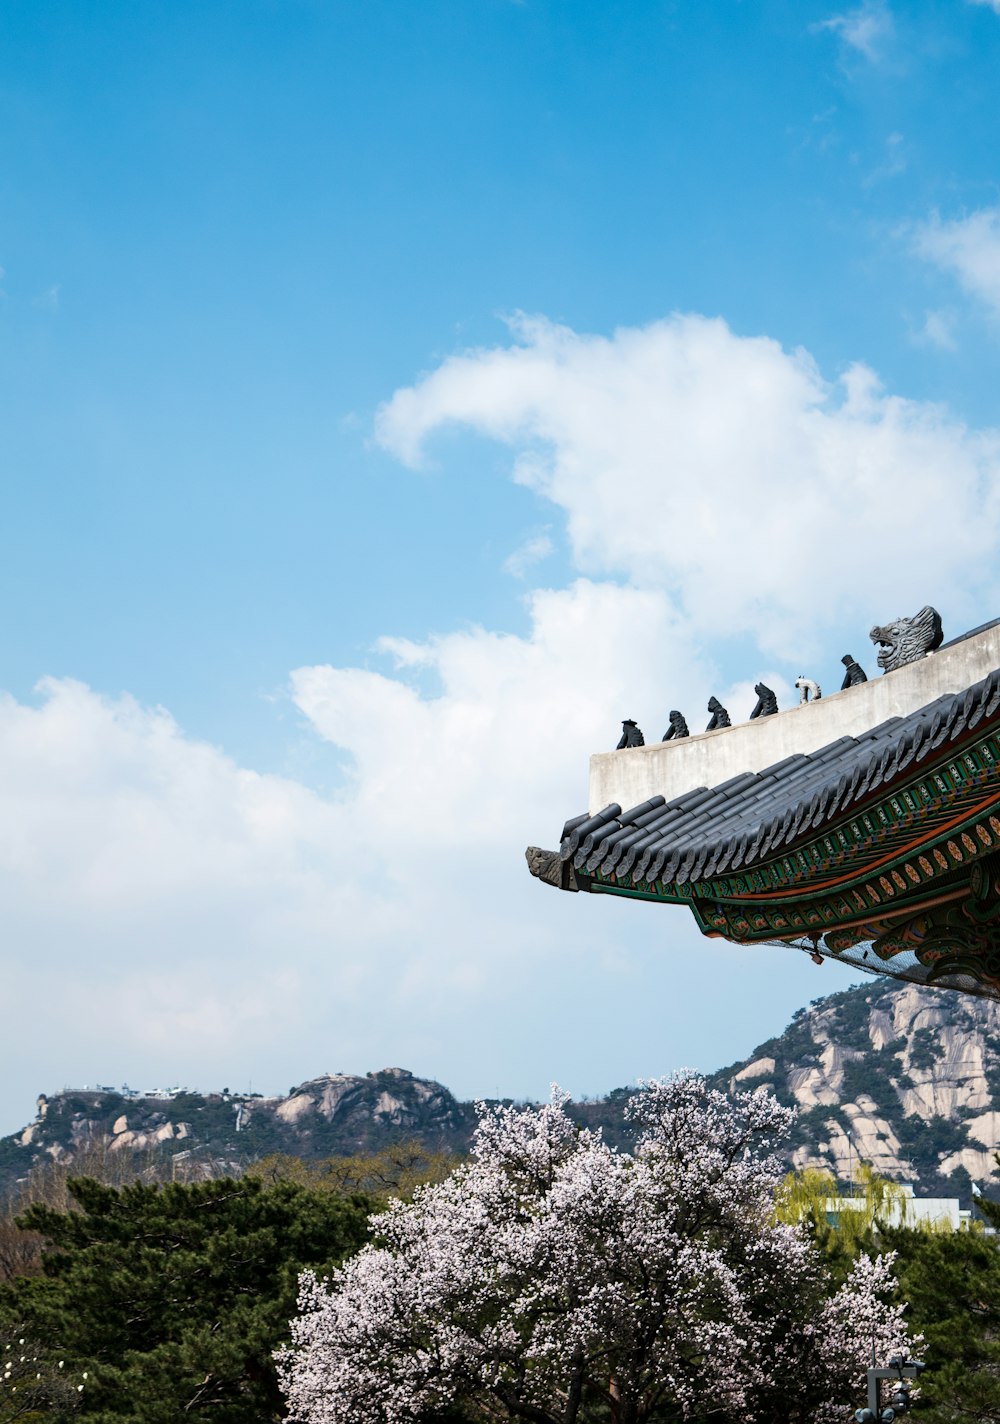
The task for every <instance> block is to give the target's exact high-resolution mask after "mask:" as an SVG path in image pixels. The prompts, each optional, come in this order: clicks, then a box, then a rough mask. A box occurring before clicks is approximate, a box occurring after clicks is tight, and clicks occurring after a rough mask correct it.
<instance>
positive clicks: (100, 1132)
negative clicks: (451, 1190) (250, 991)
mask: <svg viewBox="0 0 1000 1424" xmlns="http://www.w3.org/2000/svg"><path fill="white" fill-rule="evenodd" d="M474 1121H475V1112H474V1110H473V1107H472V1105H471V1104H468V1103H459V1102H456V1100H455V1098H454V1097H453V1096H452V1094H451V1093H449V1091H448V1089H447V1088H444V1087H442V1085H441V1084H440V1083H434V1082H431V1081H428V1080H426V1079H422V1078H415V1077H414V1076H413V1074H412V1073H409V1072H407V1071H406V1069H404V1068H384V1069H382V1070H381V1072H378V1073H368V1074H366V1075H365V1076H363V1077H355V1076H352V1075H349V1074H344V1073H336V1074H326V1075H324V1076H323V1077H320V1078H313V1079H310V1080H309V1081H307V1082H305V1083H301V1084H300V1085H299V1086H298V1087H296V1088H293V1089H292V1091H291V1092H290V1093H289V1094H288V1096H287V1097H275V1098H266V1097H262V1096H261V1095H260V1094H259V1093H257V1094H241V1093H229V1092H228V1091H225V1092H221V1093H205V1094H202V1093H190V1092H181V1093H176V1094H172V1095H169V1096H168V1095H164V1096H157V1095H154V1094H142V1095H128V1096H126V1095H125V1094H123V1093H118V1092H114V1091H112V1090H110V1089H98V1090H95V1091H87V1090H69V1091H66V1092H62V1093H56V1094H54V1095H53V1096H52V1097H45V1096H44V1095H43V1096H41V1097H40V1098H39V1099H38V1116H37V1117H36V1119H35V1121H34V1122H33V1123H31V1124H30V1125H29V1126H28V1127H26V1128H24V1130H23V1131H22V1132H19V1133H14V1134H12V1135H11V1136H9V1137H5V1138H0V1190H2V1189H4V1188H6V1187H9V1186H10V1185H11V1184H12V1183H13V1182H16V1181H17V1180H18V1179H19V1178H21V1177H23V1176H24V1175H25V1174H26V1173H27V1172H28V1171H29V1170H30V1169H31V1167H32V1166H34V1165H35V1164H36V1163H38V1162H41V1161H44V1160H45V1159H46V1158H51V1159H55V1160H57V1161H66V1160H71V1159H72V1158H73V1156H74V1154H75V1153H76V1152H77V1150H78V1149H79V1148H80V1147H81V1146H83V1145H85V1144H88V1143H94V1142H106V1143H107V1144H109V1145H110V1147H111V1149H112V1150H113V1151H121V1152H126V1151H128V1152H157V1153H169V1154H170V1155H172V1156H176V1157H177V1158H178V1159H179V1160H184V1161H185V1162H189V1161H190V1159H191V1158H192V1157H194V1158H195V1159H196V1160H202V1161H204V1162H205V1163H206V1167H207V1168H210V1169H213V1170H215V1169H218V1168H219V1167H222V1168H223V1169H229V1170H234V1169H235V1170H238V1169H239V1168H241V1167H244V1166H246V1165H247V1164H248V1163H250V1162H253V1161H254V1160H255V1159H257V1158H260V1157H262V1156H265V1155H266V1154H268V1153H271V1152H287V1153H291V1154H294V1155H295V1156H298V1157H304V1158H308V1159H315V1158H320V1157H331V1156H337V1155H342V1154H347V1153H352V1152H360V1151H368V1150H374V1149H377V1148H379V1147H382V1146H385V1145H386V1144H388V1143H391V1142H394V1141H399V1140H402V1139H404V1138H412V1137H420V1138H421V1139H422V1140H423V1141H424V1142H425V1143H426V1145H427V1146H428V1147H432V1148H462V1147H464V1146H465V1145H466V1144H467V1142H468V1140H469V1135H470V1132H471V1129H472V1124H473V1122H474Z"/></svg>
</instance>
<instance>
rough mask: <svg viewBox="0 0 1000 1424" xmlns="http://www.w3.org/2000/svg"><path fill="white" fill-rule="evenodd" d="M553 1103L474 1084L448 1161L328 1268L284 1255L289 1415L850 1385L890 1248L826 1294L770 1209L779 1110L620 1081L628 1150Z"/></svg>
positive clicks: (824, 1405) (357, 1417)
mask: <svg viewBox="0 0 1000 1424" xmlns="http://www.w3.org/2000/svg"><path fill="white" fill-rule="evenodd" d="M566 1103H567V1099H566V1097H565V1095H563V1094H561V1093H559V1092H558V1090H554V1091H553V1096H552V1100H551V1102H550V1103H549V1104H548V1105H546V1106H545V1107H541V1108H523V1109H518V1108H513V1107H487V1106H486V1105H484V1104H480V1105H479V1108H478V1112H479V1125H478V1128H477V1131H476V1137H475V1143H474V1148H473V1152H472V1156H471V1160H470V1161H469V1163H468V1164H467V1165H465V1166H463V1167H461V1168H460V1169H459V1170H458V1171H457V1172H455V1173H454V1174H453V1175H452V1176H451V1177H449V1178H448V1179H447V1180H446V1181H444V1182H442V1183H440V1184H438V1185H434V1186H427V1187H424V1188H422V1189H420V1190H419V1191H418V1193H417V1195H416V1197H415V1199H414V1201H413V1202H412V1203H411V1204H403V1203H400V1202H395V1203H393V1204H392V1205H391V1206H390V1208H389V1210H388V1211H387V1212H385V1213H384V1214H383V1215H380V1216H378V1217H374V1218H373V1219H372V1221H373V1227H374V1230H375V1233H376V1236H377V1238H378V1241H377V1244H374V1245H371V1246H368V1247H366V1248H365V1249H364V1250H363V1251H361V1252H360V1253H359V1254H358V1255H357V1256H355V1257H354V1258H353V1259H352V1260H350V1261H348V1262H347V1264H346V1265H345V1266H344V1267H343V1268H342V1269H341V1270H339V1271H338V1272H336V1273H335V1275H334V1277H333V1279H332V1280H331V1281H330V1282H323V1281H320V1280H318V1279H317V1278H316V1276H315V1275H313V1274H311V1273H306V1274H305V1275H303V1276H302V1278H301V1282H300V1294H299V1314H298V1316H297V1317H296V1319H295V1320H293V1321H292V1325H291V1330H292V1340H293V1344H292V1348H291V1349H289V1350H287V1351H284V1352H281V1354H280V1355H279V1367H280V1371H281V1376H282V1383H283V1387H284V1389H285V1392H286V1394H287V1398H288V1403H289V1408H290V1413H291V1418H292V1419H294V1420H297V1421H302V1424H409V1421H416V1420H418V1419H419V1418H420V1417H421V1416H422V1415H426V1414H427V1413H429V1412H431V1411H433V1410H436V1409H440V1408H442V1407H443V1406H446V1405H447V1404H449V1403H450V1402H453V1401H457V1400H463V1401H467V1402H472V1403H473V1405H474V1406H475V1407H476V1408H477V1409H478V1411H479V1413H480V1414H481V1415H482V1417H483V1418H484V1419H496V1420H503V1419H507V1418H517V1417H520V1418H523V1419H528V1418H530V1419H533V1420H535V1421H536V1424H543V1421H551V1424H584V1421H586V1420H588V1419H590V1418H604V1417H607V1416H608V1415H610V1418H611V1420H612V1421H614V1424H643V1421H645V1420H647V1419H651V1418H652V1417H654V1416H655V1415H657V1414H658V1413H659V1415H660V1416H661V1417H662V1415H663V1413H664V1412H667V1413H669V1414H670V1415H671V1417H674V1416H677V1417H681V1418H694V1417H698V1416H704V1415H706V1414H710V1415H711V1417H712V1419H713V1421H718V1424H727V1422H728V1421H732V1424H735V1421H740V1424H747V1421H753V1420H759V1421H764V1420H767V1421H771V1420H773V1419H775V1418H779V1417H781V1418H789V1419H793V1418H794V1419H796V1420H800V1421H815V1424H821V1421H826V1420H827V1419H833V1418H837V1417H840V1418H842V1417H843V1413H844V1408H845V1406H846V1405H848V1404H849V1403H856V1402H857V1401H858V1399H863V1396H864V1369H865V1367H866V1365H867V1363H868V1359H869V1357H870V1353H871V1348H872V1340H873V1336H874V1339H875V1342H876V1350H877V1353H878V1355H879V1357H880V1358H885V1357H886V1355H887V1354H889V1353H893V1352H895V1351H897V1350H899V1349H902V1348H905V1344H904V1341H905V1328H904V1327H903V1325H902V1321H901V1317H900V1312H899V1311H898V1310H894V1309H892V1308H890V1307H889V1306H886V1305H884V1304H883V1303H882V1296H883V1295H884V1293H885V1290H886V1287H887V1284H888V1283H889V1282H890V1281H891V1276H890V1267H889V1265H888V1264H886V1263H885V1262H884V1261H881V1262H875V1263H872V1262H867V1261H862V1262H859V1263H858V1266H857V1267H856V1268H855V1271H854V1273H853V1274H852V1276H851V1279H850V1280H849V1282H848V1283H847V1285H846V1286H845V1287H844V1288H843V1289H842V1290H841V1291H839V1292H837V1293H836V1294H834V1295H832V1296H831V1294H830V1291H829V1289H828V1287H827V1282H826V1276H825V1270H824V1266H823V1262H822V1259H821V1257H820V1255H819V1253H818V1251H817V1250H816V1248H815V1247H814V1246H813V1245H812V1243H811V1242H810V1241H809V1240H808V1238H807V1237H806V1236H805V1234H804V1233H803V1232H802V1231H801V1230H800V1229H799V1228H797V1227H791V1226H787V1225H782V1224H780V1223H778V1222H777V1221H776V1220H775V1218H774V1212H773V1197H774V1189H775V1186H776V1184H777V1182H778V1180H779V1178H780V1168H779V1166H778V1163H777V1162H776V1160H775V1159H774V1158H773V1156H772V1155H771V1151H772V1145H773V1143H774V1142H775V1141H776V1140H777V1139H779V1138H780V1137H781V1136H782V1134H783V1133H784V1132H785V1131H786V1130H787V1128H788V1125H789V1122H790V1120H791V1114H790V1113H789V1111H788V1110H786V1109H784V1108H782V1107H781V1106H780V1105H779V1104H778V1103H777V1102H776V1101H775V1099H774V1098H773V1097H771V1096H770V1095H769V1094H768V1093H767V1092H766V1091H764V1090H762V1089H758V1090H757V1091H756V1092H753V1093H749V1094H743V1095H740V1096H739V1097H737V1098H736V1099H735V1100H734V1101H731V1100H729V1099H727V1098H726V1097H725V1096H724V1095H723V1094H721V1093H717V1092H714V1091H712V1090H710V1089H708V1088H707V1087H706V1085H705V1083H704V1081H703V1080H702V1079H701V1078H699V1077H697V1076H696V1075H694V1074H690V1073H683V1074H678V1075H676V1076H675V1077H673V1078H670V1079H664V1080H657V1081H654V1082H650V1083H648V1084H646V1085H645V1086H644V1090H643V1091H642V1092H640V1093H638V1094H637V1095H636V1096H635V1097H634V1098H633V1099H632V1100H631V1103H630V1107H629V1112H630V1115H631V1117H632V1119H633V1120H634V1121H635V1122H636V1124H637V1125H638V1127H639V1131H640V1135H639V1140H638V1144H637V1146H636V1149H635V1152H634V1153H632V1154H628V1153H624V1152H617V1151H615V1150H614V1149H612V1148H610V1147H609V1146H608V1145H607V1144H606V1143H605V1142H604V1141H603V1139H602V1137H601V1136H600V1134H599V1133H594V1132H590V1131H586V1130H581V1129H579V1128H577V1126H576V1125H575V1124H574V1123H573V1122H572V1120H571V1119H570V1117H569V1116H568V1114H567V1111H566ZM837 1411H839V1414H838V1412H837ZM477 1417H478V1416H477Z"/></svg>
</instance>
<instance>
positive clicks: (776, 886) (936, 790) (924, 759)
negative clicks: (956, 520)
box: [560, 670, 1000, 997]
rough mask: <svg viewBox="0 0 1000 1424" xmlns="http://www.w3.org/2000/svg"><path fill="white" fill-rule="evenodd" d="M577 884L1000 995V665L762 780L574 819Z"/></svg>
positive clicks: (734, 932) (760, 937) (735, 929)
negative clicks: (681, 906)
mask: <svg viewBox="0 0 1000 1424" xmlns="http://www.w3.org/2000/svg"><path fill="white" fill-rule="evenodd" d="M560 854H561V857H562V860H563V862H565V863H566V865H567V871H571V872H572V875H573V876H574V878H575V885H574V888H577V889H587V890H591V891H596V892H598V893H602V894H613V895H627V896H632V897H638V898H641V899H645V900H651V901H659V902H661V903H664V904H675V905H676V904H686V905H687V906H688V907H689V909H690V910H691V912H692V913H693V915H694V917H695V920H696V921H697V923H698V925H699V927H700V928H701V930H702V931H703V932H704V933H705V934H708V935H713V936H722V937H724V938H726V939H729V940H734V941H736V942H738V943H755V942H758V943H759V942H775V941H784V942H788V943H794V944H798V945H800V946H801V947H807V948H809V949H810V950H811V952H813V954H814V955H826V956H831V957H838V958H843V959H847V960H850V961H851V962H852V963H855V964H858V965H859V966H860V967H862V968H866V969H871V970H873V971H878V972H890V973H896V974H900V975H902V976H903V977H907V978H916V979H921V980H923V981H931V982H938V983H942V984H946V985H952V986H954V987H961V988H965V989H967V990H971V991H972V992H978V993H983V994H989V995H992V996H995V997H1000V670H998V672H996V673H993V674H992V675H991V676H990V677H988V678H986V679H984V680H983V681H982V682H980V683H977V684H976V685H975V686H973V687H970V688H969V689H968V690H967V691H965V692H963V693H958V694H954V695H948V696H945V697H942V698H939V699H938V701H937V702H934V703H932V704H931V705H930V706H928V707H925V708H922V709H921V710H920V711H919V712H917V713H914V714H912V715H911V716H909V717H904V718H897V719H894V720H893V722H892V723H886V724H884V725H883V726H881V727H875V728H873V729H872V730H871V732H869V733H867V734H866V735H865V736H863V737H859V738H844V739H842V741H841V742H839V743H837V744H836V745H834V746H831V747H829V748H823V749H822V750H821V751H820V752H818V753H814V754H812V755H809V756H799V757H790V758H788V759H787V761H786V762H783V763H782V764H781V766H780V767H777V768H772V769H770V772H763V773H760V774H759V775H750V774H748V775H746V776H743V777H737V778H734V780H733V781H732V782H729V783H726V785H725V786H721V787H716V788H715V789H705V788H702V789H700V790H699V791H696V792H693V793H690V794H688V795H687V796H683V797H678V798H677V799H676V800H675V801H672V802H669V803H668V802H667V801H665V800H664V798H662V797H652V798H651V799H650V800H649V801H647V802H644V803H643V804H642V805H641V806H638V807H634V808H632V810H630V811H626V812H622V810H621V808H620V807H618V806H609V807H607V808H605V810H604V811H602V812H600V813H598V814H597V815H596V816H589V815H587V816H581V817H577V818H576V819H575V820H574V821H570V822H568V823H567V826H566V828H565V830H564V832H563V838H562V846H561V852H560Z"/></svg>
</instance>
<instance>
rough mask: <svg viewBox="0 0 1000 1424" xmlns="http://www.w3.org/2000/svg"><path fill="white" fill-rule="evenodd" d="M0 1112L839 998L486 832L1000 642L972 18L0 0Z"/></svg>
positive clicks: (763, 957)
mask: <svg viewBox="0 0 1000 1424" xmlns="http://www.w3.org/2000/svg"><path fill="white" fill-rule="evenodd" d="M0 25H2V33H3V43H2V45H0V126H2V127H0V133H2V154H3V157H2V161H0V265H2V268H3V277H2V283H0V288H2V295H0V393H2V394H0V399H2V403H3V410H2V425H0V432H2V433H0V469H2V517H0V551H2V557H0V583H2V594H3V607H4V609H5V617H4V620H3V625H4V633H3V638H2V641H0V649H2V653H0V689H2V692H0V956H2V961H3V963H2V969H3V973H2V979H0V983H2V990H0V992H2V1021H0V1131H10V1130H13V1129H14V1128H16V1127H18V1126H19V1125H21V1124H22V1123H24V1122H26V1121H28V1120H29V1119H30V1117H31V1116H32V1115H33V1111H34V1098H35V1095H36V1093H37V1092H39V1091H42V1090H44V1091H47V1092H52V1091H55V1090H58V1089H59V1088H61V1087H63V1086H64V1085H66V1084H73V1085H81V1084H83V1083H94V1082H103V1083H120V1082H122V1081H123V1080H127V1081H128V1082H130V1083H132V1084H133V1085H138V1086H154V1085H160V1084H164V1083H185V1084H189V1085H191V1086H195V1087H203V1088H209V1087H219V1086H223V1085H228V1086H231V1087H248V1086H251V1085H252V1087H253V1088H254V1089H259V1090H262V1091H285V1090H287V1088H288V1087H289V1086H290V1085H291V1084H292V1083H295V1082H299V1081H301V1080H302V1079H304V1078H307V1077H311V1076H315V1075H316V1074H318V1073H322V1072H324V1071H338V1070H343V1071H349V1072H365V1071H367V1070H369V1069H376V1068H380V1067H382V1066H385V1065H388V1064H399V1065H402V1066H405V1067H409V1068H411V1069H412V1070H414V1071H415V1072H417V1073H420V1074H423V1075H428V1076H433V1077H437V1078H439V1079H441V1080H442V1081H444V1082H445V1083H447V1084H448V1085H449V1086H451V1087H452V1088H453V1089H454V1090H455V1091H456V1092H458V1093H459V1094H461V1095H462V1096H472V1095H475V1094H490V1095H492V1094H494V1093H497V1092H499V1093H505V1094H513V1095H540V1094H543V1093H545V1091H546V1089H547V1085H548V1083H549V1081H550V1080H551V1079H558V1080H559V1081H560V1082H562V1083H563V1084H564V1085H565V1086H566V1087H567V1088H569V1089H570V1090H571V1091H573V1092H574V1093H577V1094H581V1093H597V1092H601V1091H604V1090H607V1089H609V1088H611V1087H614V1086H616V1085H619V1084H623V1083H627V1082H629V1081H632V1080H634V1079H635V1078H636V1077H637V1076H642V1075H649V1074H655V1073H661V1072H664V1071H667V1070H669V1069H672V1068H674V1067H679V1066H681V1065H693V1066H696V1067H704V1068H712V1067H716V1066H719V1065H720V1064H722V1063H726V1062H729V1061H732V1060H733V1059H735V1058H737V1057H739V1056H741V1055H743V1054H744V1053H746V1052H747V1051H748V1050H749V1049H751V1048H752V1047H753V1045H754V1044H755V1043H756V1042H758V1041H759V1040H760V1039H762V1038H763V1037H765V1036H767V1035H768V1034H770V1033H772V1032H775V1031H778V1030H780V1029H781V1028H782V1027H783V1026H784V1024H785V1022H786V1021H787V1019H788V1017H789V1015H790V1013H791V1012H792V1011H793V1010H794V1009H795V1008H796V1007H798V1006H799V1005H800V1004H802V1003H805V1002H807V1001H808V1000H809V999H811V998H813V997H816V996H818V995H819V994H821V993H825V992H829V991H830V990H832V989H835V988H841V987H845V986H846V985H847V983H849V982H850V981H849V979H847V978H846V977H845V972H842V971H838V969H837V968H836V967H835V966H833V965H827V966H825V967H824V968H823V969H822V970H817V969H816V968H815V967H814V966H813V965H812V964H811V963H810V962H809V961H808V959H806V958H805V957H804V956H799V955H797V954H795V953H793V952H791V951H781V950H777V949H775V950H767V949H760V950H741V949H738V948H736V947H732V946H725V945H720V944H718V943H715V942H710V941H702V940H701V939H700V937H699V936H698V935H697V934H696V932H695V931H694V930H693V928H692V927H691V926H690V925H689V923H688V921H687V919H686V916H685V914H684V912H683V911H681V910H676V911H670V910H667V909H663V910H657V909H656V908H654V907H651V906H645V905H636V904H633V903H625V902H621V903H618V902H614V901H611V900H605V899H603V898H599V897H586V896H579V897H574V896H568V895H557V894H555V893H553V892H551V891H549V890H547V889H545V888H544V887H542V886H540V885H538V884H537V883H536V882H534V881H532V880H531V879H530V878H529V876H528V874H527V872H526V870H525V866H524V861H523V850H524V847H525V846H526V845H527V844H528V843H536V844H540V845H543V846H553V845H555V844H556V842H557V839H558V834H559V830H560V827H561V825H562V822H563V820H564V819H566V817H568V816H570V815H574V814H577V813H578V812H579V811H581V810H583V809H584V808H585V806H586V795H587V757H588V754H589V753H590V752H592V751H594V750H598V749H604V748H607V747H610V746H613V745H614V743H615V741H616V739H617V736H618V730H619V722H620V720H621V718H622V717H625V716H632V717H635V718H637V719H638V720H639V722H640V723H641V725H642V726H643V727H644V728H645V730H646V732H647V735H648V736H653V737H656V736H659V735H660V734H661V733H662V730H663V727H664V726H665V725H666V721H665V718H666V711H667V710H668V709H669V708H670V707H680V708H681V709H682V710H684V711H685V712H687V714H688V716H689V720H690V721H691V723H692V726H697V725H699V723H700V721H701V719H702V718H703V717H705V716H706V714H705V713H704V712H703V711H702V709H703V707H704V704H705V702H706V701H707V698H708V696H709V694H711V693H715V694H718V695H719V696H720V697H722V699H723V701H724V702H726V704H727V705H728V706H729V707H730V709H731V710H732V711H733V713H734V716H746V715H747V713H748V712H749V710H750V706H751V705H752V700H753V693H752V690H751V689H752V684H753V683H754V682H755V681H756V680H758V679H759V678H761V677H764V678H765V679H766V680H767V681H768V682H769V683H770V684H771V685H772V686H774V687H776V688H777V689H778V690H779V694H780V695H781V696H782V697H783V698H785V699H787V698H788V689H789V687H790V684H791V683H792V682H793V681H794V679H795V677H796V676H798V675H799V674H801V673H803V672H804V673H806V674H807V675H809V676H812V677H814V678H816V679H817V680H818V681H819V682H821V683H823V684H824V685H826V686H828V687H831V686H836V685H837V683H838V672H840V671H841V669H840V665H839V661H838V660H839V658H840V655H841V654H842V653H844V652H846V651H851V652H852V653H854V654H855V655H856V656H858V657H859V658H861V660H862V661H863V662H866V663H867V665H868V667H869V670H870V671H872V670H873V657H872V648H871V645H870V644H869V642H868V639H867V629H868V628H869V627H870V626H871V624H872V623H873V622H875V621H885V620H886V619H887V618H891V617H893V616H895V615H897V614H900V613H904V612H913V611H915V610H916V609H917V608H918V607H919V606H921V605H922V604H923V603H926V602H932V603H934V604H936V605H937V607H938V608H940V609H941V611H942V614H943V616H944V621H945V629H946V635H947V636H954V635H956V634H957V633H959V632H961V631H963V630H964V629H966V628H968V627H971V626H974V625H975V624H978V623H981V622H984V621H986V620H987V619H989V618H992V617H994V616H996V615H997V614H998V613H1000V587H998V584H1000V563H998V558H997V554H998V546H1000V480H998V472H1000V410H998V403H997V390H998V376H1000V360H998V355H1000V346H998V340H1000V167H998V160H997V154H998V153H1000V106H998V105H997V103H996V75H997V72H998V62H1000V0H920V2H919V3H918V0H910V3H903V0H890V3H877V0H868V3H863V4H861V5H860V6H859V7H857V8H846V9H843V10H838V9H836V7H835V6H833V5H830V4H827V3H820V0H715V3H713V4H711V5H698V4H695V5H692V4H690V3H685V0H521V3H514V0H421V3H420V4H419V5H415V4H409V3H402V0H369V3H361V0H280V3H275V0H240V3H238V4H237V3H232V0H225V3H222V0H135V3H132V4H130V5H128V6H121V5H115V4H110V3H104V4H100V3H99V4H95V5H85V6H81V5H79V4H78V3H74V0H43V3H41V4H39V3H38V0H9V3H7V4H6V5H5V6H4V7H3V17H2V21H0Z"/></svg>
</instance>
